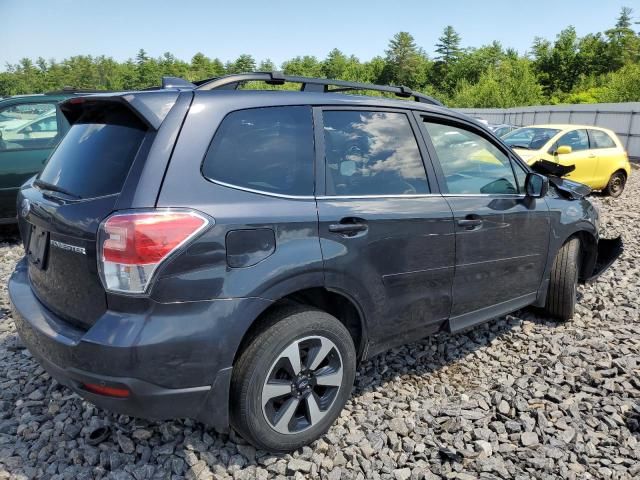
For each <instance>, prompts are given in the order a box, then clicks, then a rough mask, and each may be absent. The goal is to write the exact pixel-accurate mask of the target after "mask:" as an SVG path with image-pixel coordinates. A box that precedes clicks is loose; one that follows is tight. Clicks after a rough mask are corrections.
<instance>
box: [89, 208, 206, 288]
mask: <svg viewBox="0 0 640 480" xmlns="http://www.w3.org/2000/svg"><path fill="white" fill-rule="evenodd" d="M208 223H209V221H208V220H207V219H206V218H205V217H203V216H201V215H199V214H197V213H195V212H191V211H162V210H154V211H149V212H136V213H116V214H114V215H112V216H110V217H109V218H107V220H105V221H104V222H103V223H102V225H101V226H100V232H99V235H98V250H99V252H98V254H99V257H98V258H99V268H100V276H101V278H102V282H103V284H104V287H105V289H106V290H108V291H112V292H121V293H144V292H145V291H146V290H147V287H148V286H149V283H150V281H151V279H152V277H153V274H154V273H155V271H156V269H157V268H158V266H160V264H161V263H162V262H163V261H164V260H165V259H166V258H167V257H169V256H170V255H171V254H172V253H173V252H175V251H176V250H178V249H179V248H180V247H181V246H183V245H184V244H186V243H187V242H188V241H189V240H191V239H192V238H193V237H194V236H196V235H197V234H198V233H199V232H201V231H202V230H203V229H204V228H205V227H206V226H207V225H208Z"/></svg>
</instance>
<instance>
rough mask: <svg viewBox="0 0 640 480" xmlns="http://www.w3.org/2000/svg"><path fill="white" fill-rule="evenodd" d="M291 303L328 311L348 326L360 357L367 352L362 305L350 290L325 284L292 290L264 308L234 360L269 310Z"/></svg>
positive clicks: (237, 350) (253, 335) (261, 324)
mask: <svg viewBox="0 0 640 480" xmlns="http://www.w3.org/2000/svg"><path fill="white" fill-rule="evenodd" d="M290 305H307V306H309V307H312V308H317V309H318V310H322V311H325V312H327V313H329V314H331V315H333V316H334V317H336V318H337V319H338V320H339V321H340V322H342V323H343V324H344V326H345V327H346V328H347V330H349V333H350V334H351V338H352V340H353V343H354V346H355V348H356V353H357V359H358V361H361V360H363V359H364V358H366V356H367V345H368V335H367V326H366V321H365V316H364V313H363V311H362V308H361V307H360V306H359V305H358V303H357V302H356V301H355V300H354V299H353V298H352V297H351V296H350V295H348V294H346V293H344V292H338V291H335V290H329V289H327V288H325V287H324V286H317V287H307V288H302V289H298V290H293V291H291V292H289V293H287V294H285V295H283V296H281V297H280V298H279V299H278V300H276V301H274V302H273V303H271V304H270V305H269V306H268V307H267V308H265V309H264V310H263V311H262V312H261V313H260V314H259V315H258V316H257V317H256V318H255V320H254V321H253V322H252V323H251V324H250V326H249V328H248V329H247V331H246V332H245V334H244V335H243V337H242V339H241V341H240V343H239V345H238V348H237V349H236V352H235V355H234V359H233V364H234V365H235V363H236V361H237V359H238V357H239V356H240V354H241V353H242V351H243V350H244V349H245V348H246V347H247V345H248V344H249V343H250V342H251V341H252V340H253V338H255V336H256V335H257V334H258V333H260V332H261V331H262V330H263V329H264V328H266V326H267V323H266V321H267V319H268V318H269V317H270V313H271V312H273V311H274V310H277V309H279V308H282V307H285V306H290Z"/></svg>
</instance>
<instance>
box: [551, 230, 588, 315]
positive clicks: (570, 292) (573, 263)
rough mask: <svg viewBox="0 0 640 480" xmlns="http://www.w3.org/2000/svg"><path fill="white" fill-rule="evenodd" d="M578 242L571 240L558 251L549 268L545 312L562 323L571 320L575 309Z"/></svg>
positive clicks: (575, 239)
mask: <svg viewBox="0 0 640 480" xmlns="http://www.w3.org/2000/svg"><path fill="white" fill-rule="evenodd" d="M579 258H580V240H578V239H577V238H572V239H571V240H569V241H568V242H567V243H565V244H564V245H563V246H562V248H560V250H559V251H558V254H557V255H556V258H555V259H554V261H553V266H552V267H551V277H550V279H549V291H548V292H547V302H546V306H545V310H546V311H547V312H548V313H549V314H551V315H553V316H554V317H556V318H558V319H559V320H562V321H567V320H571V318H572V317H573V314H574V312H575V308H576V292H577V288H578V274H579V265H578V260H579Z"/></svg>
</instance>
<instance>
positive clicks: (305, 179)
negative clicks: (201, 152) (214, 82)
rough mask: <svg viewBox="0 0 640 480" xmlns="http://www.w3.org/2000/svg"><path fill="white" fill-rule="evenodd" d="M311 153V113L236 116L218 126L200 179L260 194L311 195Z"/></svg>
mask: <svg viewBox="0 0 640 480" xmlns="http://www.w3.org/2000/svg"><path fill="white" fill-rule="evenodd" d="M314 152H315V150H314V140H313V121H312V114H311V107H308V106H291V107H289V106H287V107H267V108H254V109H248V110H239V111H236V112H232V113H230V114H229V115H227V116H226V117H225V119H224V120H223V121H222V124H221V125H220V127H219V128H218V131H217V132H216V134H215V136H214V137H213V140H212V142H211V145H210V147H209V151H208V152H207V154H206V156H205V159H204V163H203V165H202V174H203V175H204V176H205V177H206V178H208V179H210V180H213V181H216V182H222V183H224V184H228V185H231V186H236V187H241V188H246V189H250V190H256V191H260V192H266V193H273V194H279V195H292V196H307V195H313V193H314V155H315V153H314Z"/></svg>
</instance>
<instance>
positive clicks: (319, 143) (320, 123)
mask: <svg viewBox="0 0 640 480" xmlns="http://www.w3.org/2000/svg"><path fill="white" fill-rule="evenodd" d="M313 110H314V128H315V129H316V132H317V137H316V164H318V165H319V167H318V168H316V196H315V198H316V199H317V200H332V199H338V200H347V199H374V198H423V197H433V196H439V195H440V192H439V190H438V189H437V183H436V182H435V181H434V179H435V178H436V175H435V171H433V167H432V166H431V160H430V158H429V152H428V151H427V149H426V146H425V145H424V142H423V138H422V132H420V129H419V128H418V125H417V124H416V121H415V117H414V115H413V113H414V110H412V109H411V108H406V109H404V108H394V107H383V106H376V105H319V106H314V109H313ZM325 111H328V112H336V111H347V112H355V111H363V112H387V113H398V114H401V115H404V116H405V117H406V118H407V121H408V122H409V127H410V128H411V132H412V133H413V138H414V139H415V141H416V146H417V147H418V152H419V154H420V159H421V160H422V167H423V168H424V174H425V180H426V182H427V188H428V189H429V192H428V193H399V194H368V195H328V194H327V193H326V192H327V190H326V188H327V178H326V162H327V158H326V154H325V141H324V112H325ZM316 116H317V121H316ZM318 137H319V140H318ZM430 167H431V168H430Z"/></svg>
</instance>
